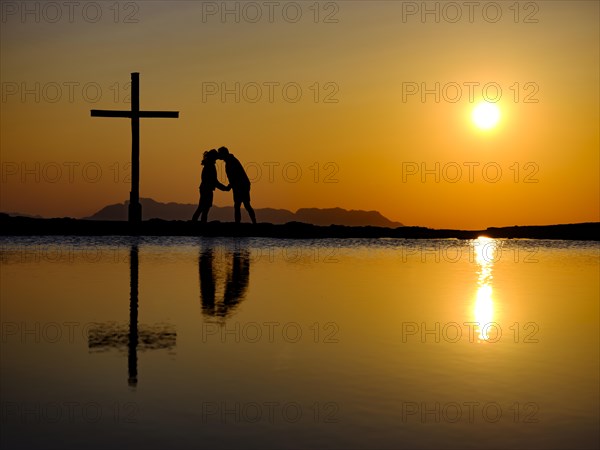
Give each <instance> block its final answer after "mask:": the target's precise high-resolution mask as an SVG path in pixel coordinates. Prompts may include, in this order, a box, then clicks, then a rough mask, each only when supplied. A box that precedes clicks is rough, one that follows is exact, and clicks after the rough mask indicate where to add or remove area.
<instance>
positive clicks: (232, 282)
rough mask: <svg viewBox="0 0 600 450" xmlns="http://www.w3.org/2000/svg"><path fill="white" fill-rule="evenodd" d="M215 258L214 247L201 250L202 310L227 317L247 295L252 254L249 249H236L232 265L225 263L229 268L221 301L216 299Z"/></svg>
mask: <svg viewBox="0 0 600 450" xmlns="http://www.w3.org/2000/svg"><path fill="white" fill-rule="evenodd" d="M214 260H215V254H214V250H213V249H211V248H209V249H205V250H201V251H200V256H199V257H198V272H199V275H200V301H201V302H202V312H203V313H204V314H206V315H208V316H213V317H220V318H226V317H227V316H229V315H230V314H231V313H232V312H233V310H234V309H235V308H236V307H237V305H238V304H239V303H240V302H241V301H242V300H244V297H245V295H246V290H247V289H248V284H249V281H250V256H249V253H248V251H247V250H241V251H234V252H232V253H231V265H227V264H226V263H225V264H223V266H227V269H228V270H227V275H226V279H225V288H224V292H223V300H222V301H221V302H217V301H216V292H217V277H216V274H215V271H216V267H215V261H214Z"/></svg>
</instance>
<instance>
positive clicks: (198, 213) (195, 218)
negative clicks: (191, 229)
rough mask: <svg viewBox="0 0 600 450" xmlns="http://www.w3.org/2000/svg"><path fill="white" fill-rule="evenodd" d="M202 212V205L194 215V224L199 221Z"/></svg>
mask: <svg viewBox="0 0 600 450" xmlns="http://www.w3.org/2000/svg"><path fill="white" fill-rule="evenodd" d="M201 212H202V208H200V205H198V208H196V211H195V212H194V215H193V216H192V222H196V221H197V220H198V217H200V213H201Z"/></svg>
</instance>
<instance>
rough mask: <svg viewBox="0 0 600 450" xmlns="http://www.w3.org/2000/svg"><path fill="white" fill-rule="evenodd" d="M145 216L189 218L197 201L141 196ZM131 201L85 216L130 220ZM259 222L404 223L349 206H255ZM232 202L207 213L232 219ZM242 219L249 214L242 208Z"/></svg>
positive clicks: (217, 218)
mask: <svg viewBox="0 0 600 450" xmlns="http://www.w3.org/2000/svg"><path fill="white" fill-rule="evenodd" d="M140 203H141V204H142V211H143V218H144V220H149V219H163V220H189V219H190V218H191V217H192V214H193V213H194V211H195V210H196V207H197V205H196V204H191V203H173V202H171V203H161V202H157V201H156V200H153V199H151V198H142V199H140ZM128 205H129V202H128V201H126V202H123V203H116V204H113V205H108V206H105V207H104V208H102V209H100V210H99V211H98V212H96V213H94V214H92V215H91V216H89V217H84V218H83V219H86V220H127V208H128ZM256 216H257V217H258V220H259V222H268V223H272V224H285V223H288V222H303V223H308V224H312V225H320V226H328V225H347V226H375V227H388V228H397V227H402V226H404V225H403V224H402V223H400V222H394V221H392V220H389V219H388V218H386V217H384V216H383V215H382V214H381V213H380V212H378V211H362V210H347V209H343V208H325V209H321V208H301V209H299V210H298V211H296V212H292V211H289V210H287V209H274V208H256ZM233 217H234V216H233V206H213V207H212V209H211V210H210V215H209V217H208V220H209V221H220V222H232V221H233ZM242 220H243V221H248V217H247V216H245V214H244V212H242Z"/></svg>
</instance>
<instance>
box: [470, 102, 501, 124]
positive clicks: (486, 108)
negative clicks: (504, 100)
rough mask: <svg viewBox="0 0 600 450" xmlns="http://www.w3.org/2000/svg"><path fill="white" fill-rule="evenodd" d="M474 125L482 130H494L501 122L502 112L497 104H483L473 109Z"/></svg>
mask: <svg viewBox="0 0 600 450" xmlns="http://www.w3.org/2000/svg"><path fill="white" fill-rule="evenodd" d="M472 117H473V123H474V124H475V125H476V126H477V128H480V129H482V130H489V129H491V128H494V127H495V126H496V125H497V124H498V121H499V120H500V110H499V109H498V106H496V104H495V103H488V102H481V103H479V104H477V105H476V106H475V108H473V116H472Z"/></svg>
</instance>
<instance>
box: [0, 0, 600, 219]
mask: <svg viewBox="0 0 600 450" xmlns="http://www.w3.org/2000/svg"><path fill="white" fill-rule="evenodd" d="M51 3H52V4H53V5H54V6H45V5H46V4H45V3H40V2H25V3H17V2H3V3H2V22H1V23H0V25H1V32H0V33H1V34H0V37H1V44H0V46H1V56H0V58H1V68H0V75H1V80H2V102H1V111H0V112H1V124H0V127H1V128H0V131H1V137H0V144H1V162H2V180H1V192H0V201H1V205H0V210H2V211H18V212H22V213H28V214H40V215H44V216H73V217H80V216H85V215H89V214H92V213H93V212H95V211H96V210H98V209H99V208H101V207H102V206H104V205H106V204H110V203H117V202H122V201H124V200H126V199H128V196H129V184H128V166H127V164H128V163H129V160H130V153H131V150H130V149H131V136H130V126H129V121H127V120H126V119H109V118H91V117H90V113H89V110H90V109H128V108H129V104H128V103H127V98H126V97H127V95H128V93H129V91H128V89H127V85H126V83H127V82H128V81H129V78H130V72H134V71H137V72H140V73H141V75H140V79H141V108H142V109H147V110H148V109H150V110H178V111H180V118H179V119H145V120H142V125H141V185H140V193H141V196H142V197H152V198H154V199H156V200H158V201H164V202H169V201H175V202H186V203H195V202H197V195H198V194H197V192H198V191H197V186H198V184H199V175H200V164H199V163H200V158H201V154H202V151H204V150H208V149H211V148H214V147H219V146H221V145H226V146H228V147H229V148H230V151H231V152H232V153H234V154H235V155H236V156H237V157H238V158H239V159H240V160H241V161H242V162H243V163H244V164H245V165H246V166H247V169H248V174H249V175H250V177H251V178H252V179H253V181H254V183H253V187H252V201H253V204H254V206H255V208H256V207H258V208H261V207H274V208H286V209H290V210H296V209H297V208H301V207H321V208H325V207H335V206H339V207H343V208H347V209H366V210H379V211H380V212H381V213H382V214H384V215H385V216H387V217H389V218H390V219H392V220H397V221H400V222H403V223H405V224H408V225H421V226H429V227H436V228H466V229H469V228H470V229H475V228H482V227H487V226H505V225H515V224H518V225H527V224H551V223H569V222H584V221H598V220H600V217H599V206H598V205H599V204H600V198H599V183H600V181H599V169H598V167H599V156H598V155H599V147H600V143H599V126H598V123H599V122H600V117H599V98H600V96H599V87H598V86H599V85H600V76H599V64H600V63H599V54H600V49H599V42H600V35H599V21H598V16H599V6H598V5H599V4H598V2H595V1H582V2H577V1H568V2H567V1H541V2H520V3H517V4H515V2H512V1H511V2H499V3H497V5H499V7H496V6H494V5H495V4H491V3H493V2H476V3H477V5H475V7H474V9H473V10H472V11H469V7H468V6H465V4H464V2H450V3H448V2H428V3H426V4H423V3H422V2H373V1H369V2H366V1H352V2H350V1H343V2H321V3H318V4H316V6H315V3H314V2H295V3H294V2H279V3H278V5H274V4H270V3H268V2H241V3H240V2H229V3H226V4H225V3H223V2H204V3H202V2H195V1H186V2H160V1H157V2H149V1H148V2H122V3H119V4H115V3H114V2H80V3H78V4H77V5H75V3H72V2H65V3H64V4H63V3H62V2H58V3H54V2H51ZM55 5H59V7H60V8H61V9H57V7H56V6H55ZM61 5H62V6H61ZM115 5H117V6H118V7H117V6H115ZM436 5H437V6H436ZM515 5H516V6H515ZM53 8H54V9H53ZM236 8H237V11H238V12H237V13H236ZM415 8H416V9H415ZM425 8H427V9H429V10H431V11H435V10H436V8H437V10H438V11H439V15H438V17H436V15H435V12H432V13H430V14H425V16H423V15H422V13H424V12H426V11H424V9H425ZM458 8H460V9H458ZM227 11H231V12H230V13H227ZM224 13H227V14H225V15H223V14H224ZM259 13H260V17H259V16H258V15H257V14H259ZM236 14H237V17H236ZM457 14H460V17H459V16H458V15H457ZM496 19H497V20H496ZM436 20H437V21H436ZM484 85H488V86H489V88H488V91H487V94H488V98H491V99H492V100H493V97H494V96H495V88H494V86H497V87H500V89H501V94H502V96H501V98H500V99H499V100H498V102H497V103H498V106H499V108H500V111H501V120H500V123H499V125H498V126H497V127H495V128H494V129H492V130H490V131H486V132H484V131H481V130H478V129H477V128H476V127H475V126H474V125H473V123H472V121H471V118H470V114H471V110H472V109H473V107H474V105H475V104H476V103H477V102H479V101H480V100H481V99H482V95H483V94H482V87H483V86H484ZM236 86H237V88H236ZM415 86H416V87H417V88H418V89H419V91H420V90H421V88H422V87H425V88H426V89H429V90H431V91H433V92H432V93H429V94H427V95H426V96H425V98H424V99H423V98H422V97H421V95H420V94H421V92H418V93H416V94H415V95H408V90H407V89H408V88H410V87H413V88H414V87H415ZM436 86H439V98H438V99H437V100H438V101H437V102H436V93H435V89H436ZM456 86H459V87H460V89H461V92H460V95H458V94H457V91H456ZM469 86H473V99H470V98H469ZM223 87H225V88H226V89H229V90H230V92H229V93H228V94H226V95H225V96H224V98H223V97H222V95H221V94H222V93H223V92H222V88H223ZM211 89H212V90H211ZM214 89H217V92H214ZM257 89H258V90H257ZM258 94H260V98H259V96H258ZM298 94H301V96H299V97H297V96H298ZM236 97H238V98H236ZM270 97H271V98H270ZM296 97H297V98H296ZM454 100H456V101H454ZM471 100H473V101H471ZM423 168H425V169H427V170H429V171H430V172H429V174H428V175H425V177H424V178H423V176H422V175H423V173H422V169H423ZM457 168H460V169H461V173H458V172H457ZM408 170H411V171H413V172H414V171H416V173H414V174H412V172H411V173H409V172H407V171H408ZM470 171H472V172H470ZM221 174H222V178H224V174H223V171H221ZM436 178H437V179H436ZM223 181H225V180H224V179H223ZM231 202H232V199H231V194H230V193H221V192H217V193H216V194H215V203H216V204H217V205H228V204H231ZM259 220H260V217H259Z"/></svg>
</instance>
